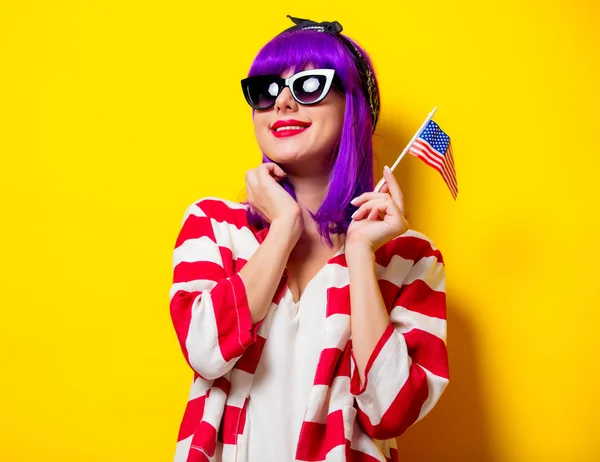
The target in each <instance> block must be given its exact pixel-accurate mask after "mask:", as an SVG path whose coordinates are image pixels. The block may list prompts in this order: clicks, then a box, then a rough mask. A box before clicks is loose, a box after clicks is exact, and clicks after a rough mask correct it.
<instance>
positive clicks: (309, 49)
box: [248, 30, 379, 247]
mask: <svg viewBox="0 0 600 462" xmlns="http://www.w3.org/2000/svg"><path fill="white" fill-rule="evenodd" d="M346 38H348V37H346ZM349 40H350V39H349ZM352 43H354V44H355V45H356V47H357V48H358V49H359V50H360V52H361V53H362V55H363V56H364V57H365V59H367V62H368V63H369V67H370V68H371V71H372V72H373V75H374V76H375V72H374V71H373V66H372V64H371V61H370V59H369V57H368V55H367V54H366V53H365V52H364V50H363V49H362V48H360V47H359V46H358V44H356V43H355V42H352ZM308 64H312V65H313V66H314V67H315V68H329V69H335V71H336V74H337V75H338V77H339V78H340V80H341V81H342V84H343V86H344V93H345V96H346V110H345V113H344V123H343V127H342V132H341V135H340V139H339V143H338V147H337V149H336V152H335V153H334V159H333V163H332V165H331V167H330V173H329V185H328V190H327V193H326V195H325V199H324V201H323V203H322V204H321V207H320V208H319V210H317V211H311V212H310V213H311V216H312V217H313V219H314V220H315V222H316V223H317V227H318V230H319V234H320V235H321V237H322V238H323V240H324V241H325V242H327V244H328V245H329V246H330V247H333V241H332V240H331V235H332V234H345V233H346V231H347V230H348V225H349V224H350V221H351V218H350V216H351V215H352V213H353V212H354V211H355V210H356V207H354V206H353V205H352V204H350V201H351V200H352V199H353V198H355V197H356V196H359V195H360V194H362V193H363V192H367V191H372V190H373V147H372V127H373V124H372V119H371V111H370V108H369V103H368V96H367V95H365V93H364V90H363V87H362V81H361V79H360V75H359V73H358V70H357V66H356V64H355V62H354V57H353V55H352V53H351V52H350V51H349V50H348V49H347V48H346V46H345V45H344V43H343V42H342V41H341V39H339V38H337V37H336V36H333V35H331V34H328V33H324V32H317V31H311V30H295V31H290V32H285V33H283V34H280V35H278V36H276V37H275V38H273V39H272V40H271V41H270V42H268V43H267V44H266V45H265V46H264V47H263V48H262V49H261V50H260V51H259V53H258V55H257V56H256V58H255V59H254V62H253V63H252V66H251V67H250V71H249V73H248V76H249V77H252V76H255V75H262V74H282V73H284V72H285V71H286V70H288V69H290V68H293V69H294V72H299V71H300V70H302V69H303V68H304V67H305V66H307V65H308ZM375 79H376V77H375ZM375 82H377V80H375ZM377 91H378V92H379V89H377ZM265 162H272V160H271V159H269V158H268V157H267V156H266V155H264V154H263V163H265ZM280 184H281V186H283V188H284V189H285V190H286V191H287V192H288V193H289V194H290V195H291V196H292V197H293V198H294V199H296V195H295V193H294V188H293V186H292V184H291V183H290V182H289V181H288V179H287V178H286V179H284V180H283V181H281V182H280ZM248 218H249V221H250V222H251V223H253V224H255V225H258V226H259V227H260V228H263V227H266V226H268V225H269V224H268V223H267V222H266V221H265V220H264V219H263V218H262V216H261V215H260V214H258V213H257V212H254V211H252V210H250V209H249V211H248Z"/></svg>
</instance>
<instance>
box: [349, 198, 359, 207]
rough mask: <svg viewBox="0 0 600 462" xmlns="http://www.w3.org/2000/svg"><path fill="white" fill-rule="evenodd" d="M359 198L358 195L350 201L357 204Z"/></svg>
mask: <svg viewBox="0 0 600 462" xmlns="http://www.w3.org/2000/svg"><path fill="white" fill-rule="evenodd" d="M357 200H358V197H355V198H354V199H352V200H351V201H350V203H351V204H352V205H355V204H356V201H357Z"/></svg>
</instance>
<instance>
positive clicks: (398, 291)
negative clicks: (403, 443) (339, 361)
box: [351, 235, 449, 439]
mask: <svg viewBox="0 0 600 462" xmlns="http://www.w3.org/2000/svg"><path fill="white" fill-rule="evenodd" d="M379 259H382V260H386V262H384V264H385V263H387V265H386V266H387V271H386V272H387V274H389V273H390V272H391V273H394V272H397V273H401V274H406V277H403V280H402V282H400V283H397V281H394V282H396V283H394V282H390V281H389V280H385V279H384V280H380V289H381V292H382V297H383V299H384V302H385V305H386V307H389V308H388V309H389V310H390V313H389V314H390V324H389V325H388V327H387V329H386V330H385V332H384V333H383V335H382V336H381V338H380V339H379V341H378V343H377V345H376V346H375V348H374V350H373V352H372V354H371V357H370V358H369V360H368V362H367V366H366V370H365V381H364V383H361V379H360V377H359V375H358V370H357V367H356V361H355V360H354V358H353V357H352V359H353V361H352V374H351V392H352V394H354V396H355V399H356V403H357V409H358V421H359V423H360V425H361V427H362V428H363V430H364V431H365V433H367V435H369V436H370V437H372V438H375V439H388V438H396V437H398V436H400V435H401V434H403V433H404V432H405V431H406V430H407V429H408V428H409V427H410V426H411V425H413V424H414V423H416V422H417V421H419V420H420V419H422V418H423V417H425V415H426V414H428V413H429V411H430V410H431V409H432V408H433V406H434V405H435V404H436V403H437V401H438V400H439V398H440V396H441V395H442V393H443V391H444V389H445V388H446V386H447V384H448V380H449V371H448V353H447V349H446V294H445V270H444V262H443V259H442V255H441V254H440V252H439V251H438V250H436V249H434V248H433V247H432V245H431V244H430V242H429V241H427V240H426V239H423V238H421V237H418V236H414V235H413V236H406V237H401V238H398V239H396V240H395V242H394V245H392V246H390V251H389V255H387V256H386V255H385V254H384V255H380V258H379ZM390 269H391V271H390ZM391 279H393V278H391Z"/></svg>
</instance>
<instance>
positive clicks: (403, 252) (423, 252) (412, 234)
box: [375, 229, 444, 266]
mask: <svg viewBox="0 0 600 462" xmlns="http://www.w3.org/2000/svg"><path fill="white" fill-rule="evenodd" d="M375 256H376V260H377V263H379V264H380V265H382V266H388V264H389V262H390V260H391V259H392V258H394V257H400V258H402V259H403V260H410V261H412V262H413V263H416V262H417V261H419V260H421V259H423V258H435V259H436V260H437V261H438V262H439V263H442V264H443V263H444V259H443V257H442V253H441V252H440V250H439V249H438V248H437V246H436V245H435V243H434V242H433V240H431V239H430V238H429V237H427V236H426V235H425V234H423V233H420V232H419V231H415V230H413V229H409V230H408V231H406V232H405V233H404V234H401V235H400V236H397V237H395V238H394V239H392V240H390V241H389V242H387V243H386V244H385V245H383V246H382V247H381V248H379V249H378V250H377V252H376V254H375Z"/></svg>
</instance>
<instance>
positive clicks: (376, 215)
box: [367, 203, 388, 220]
mask: <svg viewBox="0 0 600 462" xmlns="http://www.w3.org/2000/svg"><path fill="white" fill-rule="evenodd" d="M387 207H388V204H387V203H385V204H380V205H375V206H374V207H373V208H372V209H371V211H370V212H369V216H368V217H367V220H379V219H380V218H381V219H383V218H384V217H385V211H386V209H387Z"/></svg>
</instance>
